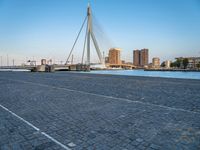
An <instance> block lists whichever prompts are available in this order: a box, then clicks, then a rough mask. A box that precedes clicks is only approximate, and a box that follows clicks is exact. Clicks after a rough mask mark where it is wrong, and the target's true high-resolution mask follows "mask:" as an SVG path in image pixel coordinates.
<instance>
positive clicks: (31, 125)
mask: <svg viewBox="0 0 200 150" xmlns="http://www.w3.org/2000/svg"><path fill="white" fill-rule="evenodd" d="M0 107H1V108H2V109H4V110H5V111H7V112H9V113H10V114H11V115H13V116H14V117H16V118H18V119H19V120H21V121H22V122H24V123H26V124H27V125H29V126H30V127H32V128H33V129H35V130H36V131H37V132H39V133H40V134H42V135H44V136H45V137H47V138H48V139H50V140H51V141H53V142H54V143H56V144H57V145H59V146H60V147H62V148H64V149H65V150H71V149H70V148H69V147H67V146H66V145H64V144H62V143H60V142H59V141H57V140H56V139H54V138H53V137H51V136H50V135H48V134H46V133H45V132H41V130H40V129H39V128H37V127H36V126H34V125H33V124H32V123H30V122H28V121H26V120H25V119H23V118H22V117H20V116H18V115H17V114H15V113H14V112H12V111H11V110H9V109H8V108H6V107H4V106H3V105H1V104H0Z"/></svg>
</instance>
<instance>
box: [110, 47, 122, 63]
mask: <svg viewBox="0 0 200 150" xmlns="http://www.w3.org/2000/svg"><path fill="white" fill-rule="evenodd" d="M120 51H121V49H119V48H111V49H110V50H109V56H108V57H109V63H110V64H117V65H120V64H121V59H120Z"/></svg>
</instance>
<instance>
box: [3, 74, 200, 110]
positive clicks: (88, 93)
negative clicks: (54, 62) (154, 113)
mask: <svg viewBox="0 0 200 150" xmlns="http://www.w3.org/2000/svg"><path fill="white" fill-rule="evenodd" d="M4 79H5V80H10V81H15V82H21V83H25V84H32V85H39V86H42V87H49V88H54V89H60V90H66V91H70V92H78V93H81V94H87V95H93V96H98V97H103V98H108V99H115V100H120V101H126V102H128V103H139V104H142V105H149V106H154V107H159V108H165V109H168V110H175V111H183V112H187V113H192V114H200V113H199V112H194V111H190V110H185V109H182V108H173V107H168V106H163V105H157V104H152V103H148V102H141V101H135V100H130V99H126V98H117V97H112V96H106V95H101V94H95V93H90V92H84V91H79V90H72V89H68V88H63V87H56V86H51V85H46V84H41V83H34V82H29V81H22V80H14V79H6V78H4Z"/></svg>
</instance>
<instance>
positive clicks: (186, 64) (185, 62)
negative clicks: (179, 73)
mask: <svg viewBox="0 0 200 150" xmlns="http://www.w3.org/2000/svg"><path fill="white" fill-rule="evenodd" d="M188 63H189V61H188V59H187V58H184V59H183V67H184V69H186V68H187V66H188Z"/></svg>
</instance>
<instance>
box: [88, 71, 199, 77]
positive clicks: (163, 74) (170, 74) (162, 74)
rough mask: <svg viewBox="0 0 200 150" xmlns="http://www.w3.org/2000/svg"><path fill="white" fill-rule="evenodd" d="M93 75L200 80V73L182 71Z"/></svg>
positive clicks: (98, 72) (106, 72)
mask: <svg viewBox="0 0 200 150" xmlns="http://www.w3.org/2000/svg"><path fill="white" fill-rule="evenodd" d="M90 73H93V74H111V75H127V76H145V77H163V78H181V79H200V72H181V71H177V72H176V71H174V72H173V71H144V70H99V71H91V72H90Z"/></svg>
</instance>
